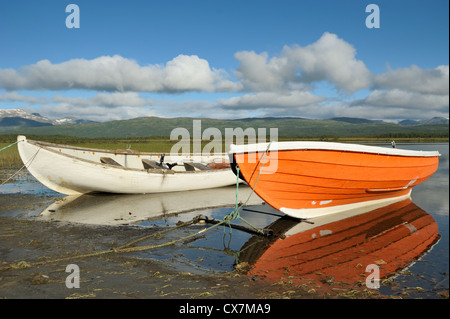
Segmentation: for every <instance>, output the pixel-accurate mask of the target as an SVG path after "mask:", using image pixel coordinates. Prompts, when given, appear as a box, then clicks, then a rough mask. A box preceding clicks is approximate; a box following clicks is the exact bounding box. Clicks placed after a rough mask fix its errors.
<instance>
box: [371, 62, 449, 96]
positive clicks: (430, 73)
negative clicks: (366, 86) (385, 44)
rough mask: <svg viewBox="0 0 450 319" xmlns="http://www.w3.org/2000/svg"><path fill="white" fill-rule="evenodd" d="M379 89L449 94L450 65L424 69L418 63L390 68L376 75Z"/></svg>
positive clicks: (375, 84)
mask: <svg viewBox="0 0 450 319" xmlns="http://www.w3.org/2000/svg"><path fill="white" fill-rule="evenodd" d="M374 87H375V88H377V89H402V90H407V91H411V92H417V93H423V94H438V95H448V94H449V67H448V65H440V66H438V67H437V68H435V69H431V70H426V69H425V70H424V69H421V68H419V67H418V66H416V65H412V66H411V67H409V68H401V69H396V70H389V71H388V72H386V73H384V74H380V75H377V76H375V78H374Z"/></svg>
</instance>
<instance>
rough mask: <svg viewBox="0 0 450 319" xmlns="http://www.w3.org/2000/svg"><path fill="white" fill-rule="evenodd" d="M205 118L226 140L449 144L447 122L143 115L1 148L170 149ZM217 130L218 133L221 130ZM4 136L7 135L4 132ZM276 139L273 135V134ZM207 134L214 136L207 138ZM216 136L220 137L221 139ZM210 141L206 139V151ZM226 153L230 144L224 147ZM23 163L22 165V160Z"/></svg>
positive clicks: (32, 132) (31, 130)
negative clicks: (234, 136)
mask: <svg viewBox="0 0 450 319" xmlns="http://www.w3.org/2000/svg"><path fill="white" fill-rule="evenodd" d="M194 120H201V127H198V129H199V131H200V132H201V133H203V132H205V130H206V129H207V128H216V129H218V130H220V132H221V138H222V139H223V140H224V139H225V137H226V129H227V128H228V129H236V128H241V129H242V130H243V131H244V134H247V133H248V132H246V131H245V130H246V129H254V132H255V133H256V134H257V135H258V138H263V137H262V136H261V135H260V134H261V132H259V131H258V129H259V128H266V140H267V141H269V139H270V128H277V129H278V137H277V138H278V140H279V141H286V140H313V141H331V142H352V143H390V142H391V141H392V140H395V141H396V142H397V143H401V142H403V143H422V142H429V143H443V142H445V143H448V139H449V126H448V124H436V125H418V126H401V125H397V124H393V123H385V122H372V121H342V120H309V119H302V118H249V119H240V120H215V119H206V118H204V119H194V118H172V119H164V118H158V117H142V118H135V119H131V120H123V121H111V122H105V123H91V124H77V125H57V126H46V127H22V128H8V129H6V128H1V127H0V148H2V147H4V146H7V145H9V144H11V143H13V142H15V141H16V138H17V135H18V134H26V135H27V138H29V139H34V140H41V141H48V142H53V143H59V144H68V145H76V146H81V147H91V148H100V149H111V150H115V149H126V148H131V149H134V150H137V151H141V152H164V153H168V152H170V150H171V148H172V146H173V145H175V143H177V142H178V141H179V140H180V139H181V137H180V136H178V137H176V138H177V140H170V134H171V132H172V131H173V129H175V128H184V129H186V130H188V131H189V135H190V137H191V138H192V137H193V121H194ZM216 132H217V131H216ZM1 134H3V135H1ZM272 137H273V136H272ZM208 138H213V137H210V136H208ZM216 138H217V137H216ZM209 142H210V141H209V140H202V149H203V147H204V146H205V145H206V144H208V143H209ZM210 146H211V145H210ZM221 147H222V151H225V150H226V148H225V145H224V143H222V145H221ZM18 163H19V164H18ZM14 165H16V166H17V165H20V158H19V155H18V153H17V147H16V146H13V147H11V148H9V149H7V150H4V151H2V152H0V167H3V168H4V167H10V166H14Z"/></svg>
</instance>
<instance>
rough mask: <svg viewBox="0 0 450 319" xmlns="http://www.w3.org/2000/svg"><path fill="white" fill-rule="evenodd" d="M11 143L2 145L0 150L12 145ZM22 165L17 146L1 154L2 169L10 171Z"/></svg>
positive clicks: (0, 144) (0, 163)
mask: <svg viewBox="0 0 450 319" xmlns="http://www.w3.org/2000/svg"><path fill="white" fill-rule="evenodd" d="M10 144H11V143H0V149H2V148H3V147H6V146H8V145H10ZM21 165H22V161H21V159H20V156H19V152H18V151H17V146H12V147H9V148H7V149H5V150H3V151H1V152H0V168H1V169H9V168H17V167H20V166H21Z"/></svg>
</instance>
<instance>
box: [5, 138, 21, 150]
mask: <svg viewBox="0 0 450 319" xmlns="http://www.w3.org/2000/svg"><path fill="white" fill-rule="evenodd" d="M19 142H23V140H20V141H15V142H14V143H12V144H9V145H8V146H5V147H3V148H2V149H0V152H1V151H3V150H6V149H7V148H10V147H11V146H14V145H16V144H17V143H19Z"/></svg>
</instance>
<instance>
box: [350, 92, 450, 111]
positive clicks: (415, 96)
mask: <svg viewBox="0 0 450 319" xmlns="http://www.w3.org/2000/svg"><path fill="white" fill-rule="evenodd" d="M352 104H353V105H371V106H379V107H403V108H410V109H422V110H423V111H427V110H433V109H434V110H444V109H445V108H447V110H448V104H449V102H448V95H447V96H446V95H438V94H424V93H418V92H409V91H405V90H400V89H392V90H374V91H373V92H371V93H370V94H369V95H368V96H367V97H366V98H365V99H362V100H357V101H354V102H353V103H352Z"/></svg>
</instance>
